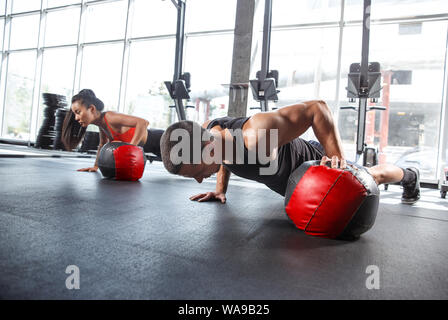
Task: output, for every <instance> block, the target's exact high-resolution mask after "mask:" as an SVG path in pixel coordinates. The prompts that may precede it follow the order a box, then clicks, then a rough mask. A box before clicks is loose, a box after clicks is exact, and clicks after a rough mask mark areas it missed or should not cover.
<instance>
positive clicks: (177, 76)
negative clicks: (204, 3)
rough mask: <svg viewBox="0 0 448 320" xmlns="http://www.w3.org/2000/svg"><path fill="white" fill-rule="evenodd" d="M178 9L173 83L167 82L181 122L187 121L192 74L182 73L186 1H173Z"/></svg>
mask: <svg viewBox="0 0 448 320" xmlns="http://www.w3.org/2000/svg"><path fill="white" fill-rule="evenodd" d="M171 2H172V3H173V4H174V6H175V7H176V9H177V29H176V51H175V59H174V76H173V81H165V86H166V88H167V89H168V93H169V94H170V97H171V99H173V101H174V104H175V105H174V106H170V107H171V108H176V112H177V117H178V119H179V121H180V120H186V119H187V118H186V114H185V107H184V104H183V100H190V94H189V92H190V85H191V82H190V77H191V76H190V73H188V72H185V73H182V61H183V50H184V39H185V31H184V28H185V8H186V0H177V2H176V0H171Z"/></svg>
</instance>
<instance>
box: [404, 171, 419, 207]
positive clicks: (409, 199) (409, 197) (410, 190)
mask: <svg viewBox="0 0 448 320" xmlns="http://www.w3.org/2000/svg"><path fill="white" fill-rule="evenodd" d="M406 170H410V171H412V172H414V173H415V177H416V178H415V180H414V181H412V182H410V183H407V184H402V185H403V194H402V195H401V203H404V204H414V203H416V202H417V200H418V199H420V171H419V170H418V169H417V168H414V167H411V168H407V169H406Z"/></svg>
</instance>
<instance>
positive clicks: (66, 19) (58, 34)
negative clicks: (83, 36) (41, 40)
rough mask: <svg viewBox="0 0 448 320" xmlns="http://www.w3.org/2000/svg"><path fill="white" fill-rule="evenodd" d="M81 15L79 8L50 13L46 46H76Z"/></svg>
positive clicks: (46, 30) (48, 14)
mask: <svg viewBox="0 0 448 320" xmlns="http://www.w3.org/2000/svg"><path fill="white" fill-rule="evenodd" d="M79 15H80V8H79V7H77V8H68V9H64V10H56V11H50V12H48V13H47V20H46V21H47V22H46V28H45V46H56V45H64V44H76V42H77V41H78V29H79Z"/></svg>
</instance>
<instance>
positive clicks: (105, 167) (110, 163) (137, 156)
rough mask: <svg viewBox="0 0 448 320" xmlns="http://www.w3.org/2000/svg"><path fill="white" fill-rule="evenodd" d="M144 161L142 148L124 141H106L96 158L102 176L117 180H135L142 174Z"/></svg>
mask: <svg viewBox="0 0 448 320" xmlns="http://www.w3.org/2000/svg"><path fill="white" fill-rule="evenodd" d="M145 163H146V156H145V153H144V151H143V148H142V147H138V146H135V145H133V144H129V143H126V142H109V143H106V144H105V145H104V146H103V147H102V148H101V151H100V155H99V158H98V168H99V169H100V171H101V173H102V174H103V176H104V177H105V178H115V179H117V180H130V181H137V180H138V179H140V178H141V177H142V176H143V171H144V170H145Z"/></svg>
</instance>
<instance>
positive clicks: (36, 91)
mask: <svg viewBox="0 0 448 320" xmlns="http://www.w3.org/2000/svg"><path fill="white" fill-rule="evenodd" d="M43 2H44V0H41V3H40V4H41V6H40V19H39V32H38V35H37V53H36V54H37V55H36V64H35V67H34V79H33V83H34V85H33V92H32V102H31V119H30V126H29V136H28V145H30V142H31V139H34V140H35V139H36V131H37V122H38V119H39V116H38V112H39V105H40V103H39V95H40V82H41V79H42V53H43V51H42V49H41V48H42V46H43V45H44V41H45V24H46V21H45V19H46V15H47V14H46V12H45V11H44V10H43V5H44V4H43Z"/></svg>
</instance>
